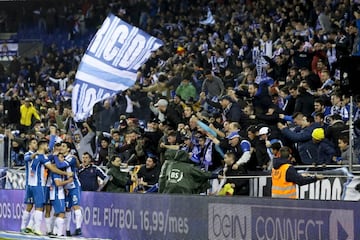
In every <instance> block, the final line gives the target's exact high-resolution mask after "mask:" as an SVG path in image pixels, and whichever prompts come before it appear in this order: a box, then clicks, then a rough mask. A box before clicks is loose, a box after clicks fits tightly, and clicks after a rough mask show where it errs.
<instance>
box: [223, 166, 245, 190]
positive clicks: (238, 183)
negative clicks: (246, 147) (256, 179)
mask: <svg viewBox="0 0 360 240" xmlns="http://www.w3.org/2000/svg"><path fill="white" fill-rule="evenodd" d="M246 173H247V171H246V168H245V167H244V166H239V168H238V170H233V169H232V166H228V169H227V170H226V172H225V176H226V177H236V176H243V175H244V174H246ZM219 175H224V171H223V170H221V171H220V172H219ZM226 183H233V184H235V189H234V195H247V196H248V195H249V179H244V178H228V179H226Z"/></svg>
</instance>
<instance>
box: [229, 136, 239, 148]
mask: <svg viewBox="0 0 360 240" xmlns="http://www.w3.org/2000/svg"><path fill="white" fill-rule="evenodd" d="M239 140H240V139H239V138H238V137H234V138H233V139H229V144H230V145H231V146H232V147H235V146H236V145H238V144H239Z"/></svg>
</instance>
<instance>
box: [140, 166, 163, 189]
mask: <svg viewBox="0 0 360 240" xmlns="http://www.w3.org/2000/svg"><path fill="white" fill-rule="evenodd" d="M159 164H160V163H158V164H156V166H155V167H154V168H146V166H145V165H143V166H141V168H140V170H139V171H138V172H137V176H138V178H142V179H143V181H144V182H146V183H147V184H148V185H155V184H156V183H158V181H159V175H160V170H161V168H160V165H159ZM149 187H150V186H149Z"/></svg>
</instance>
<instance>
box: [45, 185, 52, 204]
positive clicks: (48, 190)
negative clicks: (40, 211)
mask: <svg viewBox="0 0 360 240" xmlns="http://www.w3.org/2000/svg"><path fill="white" fill-rule="evenodd" d="M44 189H45V190H44V191H45V205H51V203H50V187H48V186H46V187H44Z"/></svg>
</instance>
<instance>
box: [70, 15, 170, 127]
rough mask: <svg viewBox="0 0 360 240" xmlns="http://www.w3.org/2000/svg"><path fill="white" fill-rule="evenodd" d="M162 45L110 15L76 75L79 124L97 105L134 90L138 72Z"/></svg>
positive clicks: (75, 104)
mask: <svg viewBox="0 0 360 240" xmlns="http://www.w3.org/2000/svg"><path fill="white" fill-rule="evenodd" d="M162 45H163V43H162V41H161V40H159V39H157V38H155V37H152V36H150V35H149V34H147V33H146V32H144V31H142V30H140V29H139V28H137V27H134V26H131V25H129V24H128V23H126V22H124V21H122V20H121V19H120V18H118V17H116V16H114V15H112V14H110V15H109V16H108V17H107V18H106V19H105V21H104V23H103V24H102V26H101V28H100V29H99V30H98V32H97V33H96V35H95V36H94V38H93V39H92V40H91V43H90V45H89V46H88V48H87V50H86V52H85V54H84V56H83V58H82V60H81V62H80V65H79V67H78V70H77V73H76V75H75V83H74V87H73V89H72V111H73V113H74V118H75V120H76V121H80V120H85V119H86V118H87V117H89V116H90V115H91V114H92V108H93V106H94V105H95V103H97V102H99V101H101V100H104V99H106V98H109V97H111V96H113V95H115V94H116V93H118V92H119V91H121V90H125V89H127V88H129V87H131V86H132V85H133V84H134V83H135V80H136V72H137V70H138V69H139V68H140V67H141V65H142V64H144V63H145V62H146V61H147V60H148V58H149V56H150V54H151V52H152V51H155V50H157V49H158V48H159V47H161V46H162Z"/></svg>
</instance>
